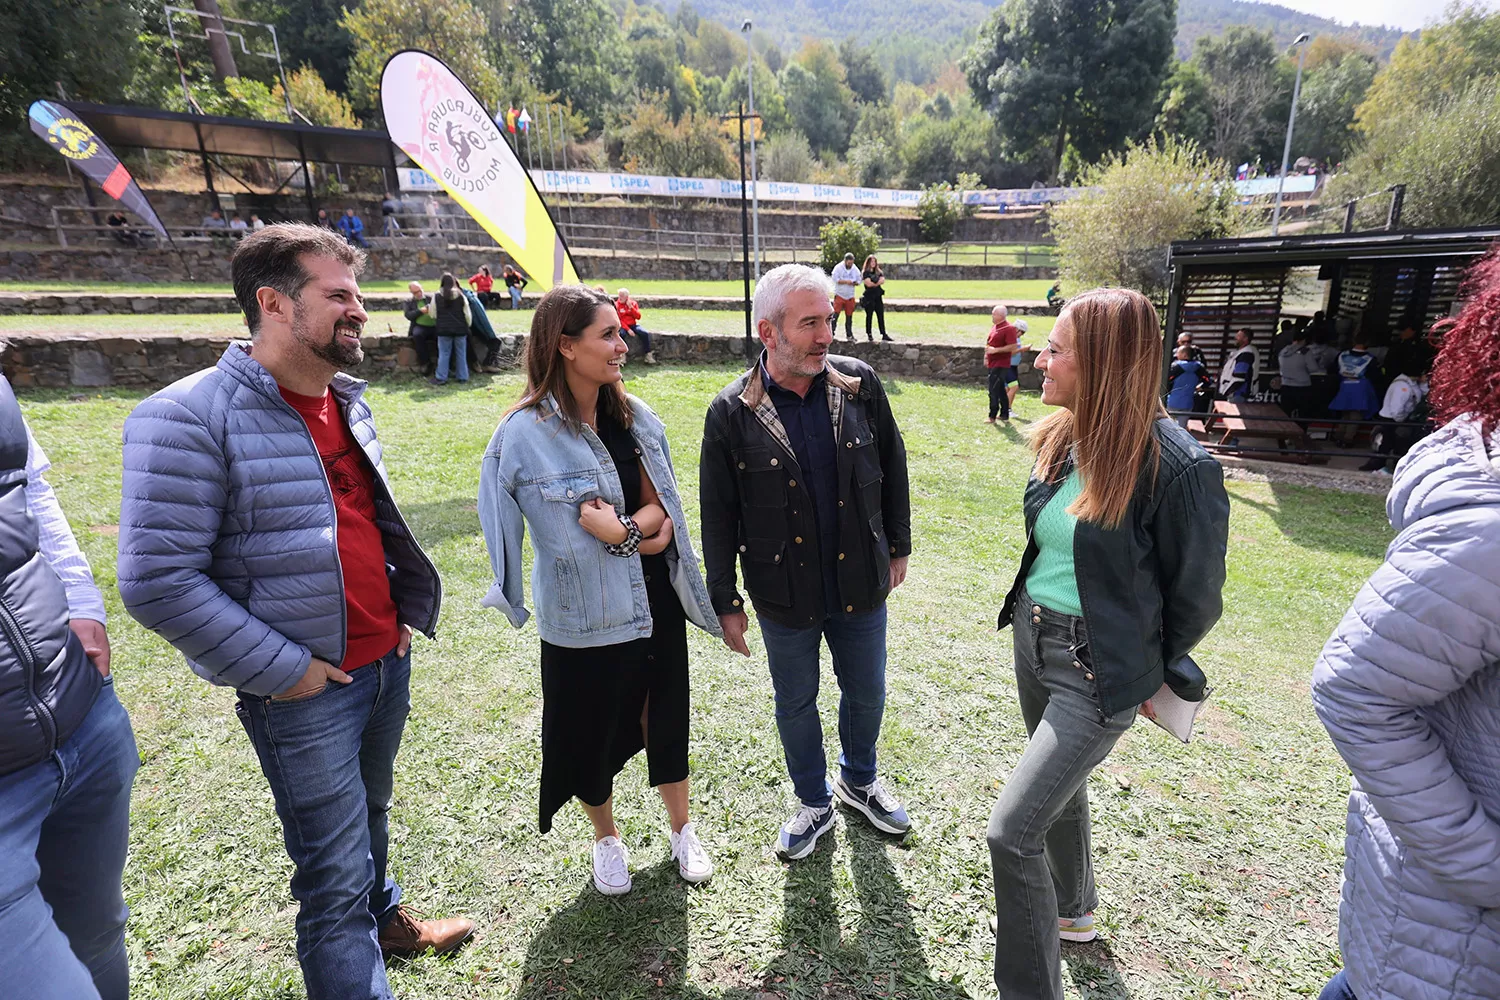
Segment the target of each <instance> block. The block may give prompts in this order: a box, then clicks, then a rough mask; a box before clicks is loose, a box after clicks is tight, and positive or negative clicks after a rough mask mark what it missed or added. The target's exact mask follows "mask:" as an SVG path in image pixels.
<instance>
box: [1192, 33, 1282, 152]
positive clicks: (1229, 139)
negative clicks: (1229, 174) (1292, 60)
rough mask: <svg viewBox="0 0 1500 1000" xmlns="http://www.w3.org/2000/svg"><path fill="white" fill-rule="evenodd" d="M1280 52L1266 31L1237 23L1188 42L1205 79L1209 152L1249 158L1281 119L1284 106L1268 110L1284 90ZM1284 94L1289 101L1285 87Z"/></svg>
mask: <svg viewBox="0 0 1500 1000" xmlns="http://www.w3.org/2000/svg"><path fill="white" fill-rule="evenodd" d="M1279 58H1280V53H1278V52H1277V50H1276V43H1275V41H1274V40H1273V39H1272V38H1271V34H1270V32H1268V31H1256V30H1255V29H1253V28H1246V27H1244V26H1242V25H1233V26H1231V27H1229V28H1228V29H1226V30H1225V32H1224V33H1223V34H1222V35H1215V36H1211V37H1208V36H1206V37H1203V38H1200V39H1198V41H1197V43H1196V44H1195V45H1194V46H1193V65H1194V67H1195V68H1196V69H1197V70H1198V72H1199V73H1201V74H1202V75H1203V77H1204V79H1206V80H1207V81H1208V102H1209V103H1208V107H1209V117H1210V119H1211V121H1212V123H1213V124H1212V131H1211V135H1210V137H1209V142H1208V151H1209V153H1210V154H1211V155H1213V156H1214V157H1216V158H1218V159H1221V160H1224V161H1225V162H1227V163H1231V164H1233V163H1239V162H1240V161H1241V160H1242V159H1246V158H1251V157H1253V156H1254V155H1255V154H1256V152H1257V150H1258V149H1259V147H1260V146H1261V144H1262V142H1263V140H1265V139H1266V137H1267V136H1268V135H1269V134H1270V133H1271V132H1272V131H1273V130H1274V129H1275V128H1276V127H1277V126H1276V124H1275V123H1276V122H1278V121H1279V122H1281V123H1285V121H1286V108H1281V109H1280V110H1281V114H1280V115H1273V114H1272V109H1273V107H1274V106H1275V105H1277V104H1278V100H1277V99H1278V97H1280V96H1281V95H1282V91H1283V87H1282V81H1281V80H1280V79H1279V77H1278V74H1277V60H1278V59H1279ZM1285 96H1286V100H1287V103H1290V100H1291V95H1290V93H1287V94H1286V95H1285ZM1278 159H1279V158H1278Z"/></svg>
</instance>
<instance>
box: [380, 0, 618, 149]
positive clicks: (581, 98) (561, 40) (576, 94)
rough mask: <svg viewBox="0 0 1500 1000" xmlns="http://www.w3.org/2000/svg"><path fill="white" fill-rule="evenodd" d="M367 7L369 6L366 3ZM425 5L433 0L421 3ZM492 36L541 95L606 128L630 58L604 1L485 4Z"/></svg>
mask: <svg viewBox="0 0 1500 1000" xmlns="http://www.w3.org/2000/svg"><path fill="white" fill-rule="evenodd" d="M365 2H368V0H365ZM419 2H421V3H428V2H431V0H419ZM483 2H484V3H485V5H486V8H487V9H488V10H489V12H490V14H489V19H490V23H491V27H492V30H493V31H494V36H495V38H497V39H503V43H502V47H506V48H510V49H513V50H514V52H515V53H516V55H517V57H518V59H519V62H520V64H521V65H522V66H523V67H524V68H525V72H526V75H527V76H528V77H529V78H530V80H531V81H532V82H533V83H534V84H535V85H536V86H537V87H538V88H540V89H541V90H543V91H545V92H547V93H550V94H556V95H557V96H558V98H559V99H561V100H563V101H566V102H568V103H569V104H571V105H572V106H573V107H574V108H577V109H578V110H579V111H581V112H582V113H583V114H584V115H585V116H586V117H587V118H588V120H589V125H590V127H591V128H600V127H602V126H603V124H604V116H605V114H606V113H607V112H608V111H609V110H610V109H611V108H613V107H615V105H616V103H617V101H618V98H619V94H620V91H621V90H622V89H623V88H622V86H621V85H622V83H623V82H624V81H626V80H628V79H629V78H630V54H629V52H628V51H627V49H626V47H625V38H624V35H623V34H622V33H621V29H620V19H619V17H617V16H616V14H615V12H614V10H613V9H612V8H611V7H610V6H609V4H608V3H606V2H605V0H509V2H503V0H483Z"/></svg>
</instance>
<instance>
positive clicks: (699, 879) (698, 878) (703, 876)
mask: <svg viewBox="0 0 1500 1000" xmlns="http://www.w3.org/2000/svg"><path fill="white" fill-rule="evenodd" d="M677 874H678V875H681V876H682V880H683V881H684V882H689V883H691V884H693V885H698V884H700V883H703V882H707V881H708V880H709V879H711V878H713V877H714V870H713V869H712V868H710V869H709V870H708V871H706V872H699V873H698V874H696V875H691V874H689V873H688V870H687V869H686V868H684V867H682V865H678V866H677Z"/></svg>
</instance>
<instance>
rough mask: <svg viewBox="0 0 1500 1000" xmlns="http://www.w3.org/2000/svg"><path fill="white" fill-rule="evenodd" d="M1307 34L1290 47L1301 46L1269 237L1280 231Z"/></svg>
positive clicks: (1305, 56)
mask: <svg viewBox="0 0 1500 1000" xmlns="http://www.w3.org/2000/svg"><path fill="white" fill-rule="evenodd" d="M1307 39H1308V34H1307V32H1305V31H1304V32H1303V33H1302V34H1300V35H1298V36H1297V40H1296V41H1294V42H1292V45H1291V47H1292V48H1296V47H1297V46H1299V45H1300V46H1301V47H1302V48H1301V51H1300V52H1298V53H1297V82H1296V84H1295V85H1294V86H1293V87H1292V113H1291V114H1289V115H1287V119H1286V145H1285V146H1283V147H1282V148H1281V176H1280V177H1278V178H1277V179H1276V211H1275V212H1273V213H1272V214H1271V235H1272V236H1275V235H1276V234H1277V233H1279V232H1280V231H1281V194H1282V191H1283V190H1284V189H1285V188H1286V172H1287V170H1288V168H1289V167H1290V166H1291V159H1292V129H1293V128H1294V127H1296V124H1297V99H1298V98H1299V97H1301V96H1302V64H1303V63H1305V62H1306V61H1307Z"/></svg>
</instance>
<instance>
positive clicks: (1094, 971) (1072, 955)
mask: <svg viewBox="0 0 1500 1000" xmlns="http://www.w3.org/2000/svg"><path fill="white" fill-rule="evenodd" d="M1062 955H1063V960H1064V961H1065V962H1066V963H1067V966H1066V968H1067V976H1068V978H1069V979H1070V980H1072V982H1073V988H1074V989H1076V990H1077V991H1078V995H1079V997H1080V1000H1129V998H1130V988H1129V987H1127V986H1126V985H1125V980H1124V978H1123V977H1122V976H1121V975H1120V968H1119V963H1118V961H1116V959H1115V955H1114V952H1112V951H1111V950H1110V948H1109V944H1108V943H1107V942H1105V941H1102V940H1097V941H1093V942H1090V943H1089V944H1067V943H1064V944H1063V949H1062Z"/></svg>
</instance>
